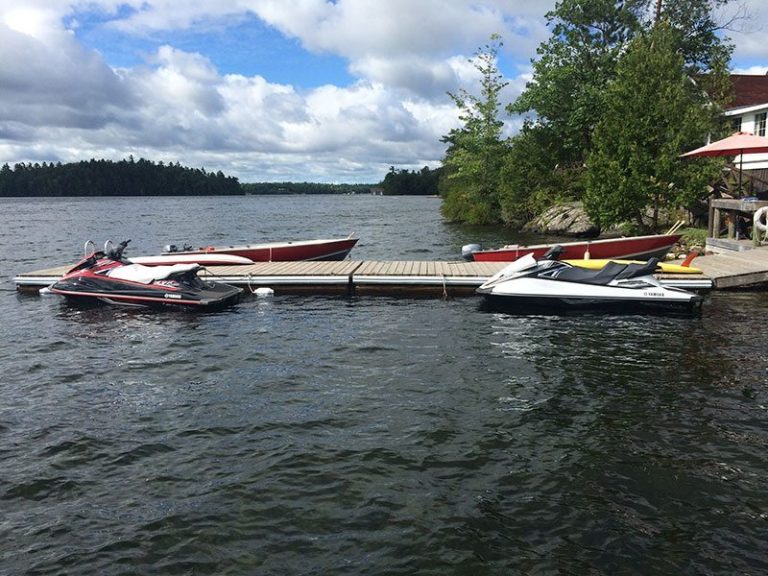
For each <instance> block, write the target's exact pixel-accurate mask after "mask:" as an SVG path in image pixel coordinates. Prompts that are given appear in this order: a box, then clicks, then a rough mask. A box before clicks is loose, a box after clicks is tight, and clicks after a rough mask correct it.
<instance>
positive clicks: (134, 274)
mask: <svg viewBox="0 0 768 576" xmlns="http://www.w3.org/2000/svg"><path fill="white" fill-rule="evenodd" d="M129 242H130V240H126V241H124V242H121V243H120V244H118V245H117V247H115V248H114V249H109V246H110V245H111V243H110V242H107V244H105V246H104V251H96V250H93V251H92V252H91V253H90V254H88V255H86V256H85V257H84V258H83V259H82V260H81V261H80V262H78V263H77V264H75V265H74V266H73V267H72V268H71V269H70V270H68V271H67V273H66V274H64V276H62V278H61V279H60V280H59V281H58V282H55V283H54V284H52V285H51V286H50V287H49V290H50V292H52V293H54V294H61V295H62V296H66V297H67V298H69V299H71V300H76V301H81V302H98V301H101V302H106V303H108V304H119V305H123V306H181V307H187V308H200V309H207V308H218V307H222V306H226V305H228V304H232V303H235V302H237V301H238V300H239V299H240V294H241V293H242V290H241V289H240V288H237V287H235V286H230V285H229V284H223V283H220V282H207V281H204V280H202V279H201V278H200V277H198V275H197V272H198V270H200V269H201V268H202V266H200V264H197V263H189V264H174V265H171V266H143V265H141V264H134V263H132V262H131V261H130V260H128V259H126V258H124V257H123V251H124V250H125V248H126V246H128V243H129ZM87 245H88V244H86V246H87ZM94 248H95V247H94Z"/></svg>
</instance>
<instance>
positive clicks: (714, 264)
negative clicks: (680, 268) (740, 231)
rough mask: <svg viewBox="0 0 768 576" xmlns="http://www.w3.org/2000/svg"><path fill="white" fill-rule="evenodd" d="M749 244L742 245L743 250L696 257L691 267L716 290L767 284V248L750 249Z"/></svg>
mask: <svg viewBox="0 0 768 576" xmlns="http://www.w3.org/2000/svg"><path fill="white" fill-rule="evenodd" d="M749 242H751V241H749ZM749 242H745V243H744V245H745V246H744V247H745V249H744V250H729V251H727V252H723V253H720V254H712V255H709V256H698V257H697V258H696V259H694V261H693V262H692V263H691V266H695V267H696V268H700V269H701V271H702V272H703V273H704V275H706V276H708V277H709V278H710V279H711V280H712V287H713V288H715V289H717V290H727V289H729V288H745V287H749V286H755V285H760V284H765V283H768V246H760V247H757V248H751V249H750V246H749V245H748V244H749Z"/></svg>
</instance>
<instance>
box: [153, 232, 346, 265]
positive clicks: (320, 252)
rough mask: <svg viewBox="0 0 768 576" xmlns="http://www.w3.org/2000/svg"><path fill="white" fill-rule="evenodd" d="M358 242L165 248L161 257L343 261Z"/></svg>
mask: <svg viewBox="0 0 768 576" xmlns="http://www.w3.org/2000/svg"><path fill="white" fill-rule="evenodd" d="M357 240H358V239H357V238H352V237H351V236H350V237H349V238H337V239H332V240H298V241H295V242H290V241H289V242H265V243H263V244H246V245H244V246H205V247H202V248H197V249H194V248H192V247H191V246H184V248H183V249H181V250H179V249H178V248H177V247H176V246H173V245H170V246H166V247H165V251H164V252H163V255H169V254H174V255H176V254H209V255H210V254H231V255H233V256H242V257H244V258H249V259H250V260H252V261H254V262H290V261H296V260H344V258H346V257H347V255H348V254H349V252H350V250H352V248H354V246H355V244H357Z"/></svg>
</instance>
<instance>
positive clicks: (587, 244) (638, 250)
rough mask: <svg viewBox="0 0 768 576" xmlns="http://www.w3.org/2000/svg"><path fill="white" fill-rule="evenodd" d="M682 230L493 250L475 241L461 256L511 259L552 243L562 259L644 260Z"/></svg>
mask: <svg viewBox="0 0 768 576" xmlns="http://www.w3.org/2000/svg"><path fill="white" fill-rule="evenodd" d="M680 238H682V234H652V235H649V236H628V237H624V238H605V239H602V240H583V241H579V242H564V243H560V244H534V245H531V246H525V245H516V244H515V245H510V246H504V247H502V248H498V249H496V250H482V249H481V247H480V246H479V245H478V244H467V245H466V246H464V247H463V248H462V250H461V253H462V256H463V257H464V258H465V259H467V260H474V261H475V262H513V261H515V260H517V259H518V258H521V257H522V256H525V255H526V254H533V256H534V257H536V258H543V257H544V255H545V254H546V253H547V252H548V251H549V250H550V249H551V248H553V247H554V246H560V247H561V248H562V250H563V252H562V258H563V259H564V260H568V259H571V260H578V259H582V258H597V259H615V258H623V259H627V260H630V259H631V260H647V259H649V258H663V257H664V256H665V255H666V254H667V253H668V252H669V251H670V250H671V249H672V248H673V247H674V245H675V244H676V243H677V242H679V241H680Z"/></svg>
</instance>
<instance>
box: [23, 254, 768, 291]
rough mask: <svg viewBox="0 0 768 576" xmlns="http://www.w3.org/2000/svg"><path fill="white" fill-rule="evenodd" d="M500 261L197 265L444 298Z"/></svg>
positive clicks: (230, 276)
mask: <svg viewBox="0 0 768 576" xmlns="http://www.w3.org/2000/svg"><path fill="white" fill-rule="evenodd" d="M697 262H698V261H697ZM505 265H506V263H504V262H440V261H368V260H363V261H359V260H342V261H340V262H338V261H337V262H328V261H312V262H256V263H254V264H245V265H239V266H210V267H208V268H205V269H203V270H202V271H201V272H200V276H201V277H204V278H210V279H212V280H216V281H219V282H226V283H227V284H232V285H235V286H241V287H244V288H250V289H251V290H256V289H257V288H262V287H268V288H272V289H273V290H274V291H275V293H276V294H338V295H348V296H365V295H382V296H406V297H419V296H423V297H443V298H447V297H453V296H471V295H473V294H474V293H475V288H477V287H478V286H480V284H482V283H483V282H485V281H486V280H487V279H488V278H489V277H491V276H493V275H494V274H495V273H496V272H498V271H499V270H501V269H502V268H503V267H504V266H505ZM68 268H69V266H59V267H56V268H49V269H46V270H39V271H36V272H29V273H26V274H20V275H18V276H16V277H15V278H14V279H13V281H14V283H15V284H16V287H17V289H18V290H20V291H24V292H34V291H39V290H40V288H43V287H45V286H49V285H50V284H52V283H53V282H55V281H56V280H58V279H59V278H60V277H61V276H62V275H63V274H64V273H65V272H66V271H67V269H68ZM766 274H768V264H767V265H766ZM659 279H660V280H661V281H662V283H664V284H667V285H670V286H679V287H681V288H686V289H690V290H701V289H704V290H706V289H709V288H712V284H713V283H712V280H711V279H710V278H709V277H707V276H705V275H701V274H675V275H671V274H664V275H659Z"/></svg>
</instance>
